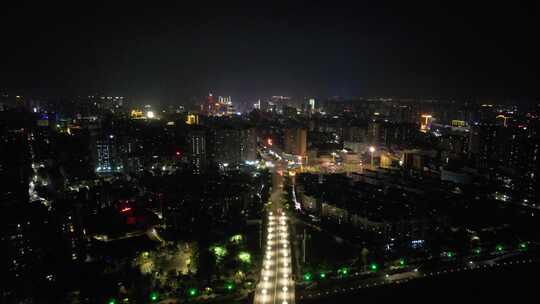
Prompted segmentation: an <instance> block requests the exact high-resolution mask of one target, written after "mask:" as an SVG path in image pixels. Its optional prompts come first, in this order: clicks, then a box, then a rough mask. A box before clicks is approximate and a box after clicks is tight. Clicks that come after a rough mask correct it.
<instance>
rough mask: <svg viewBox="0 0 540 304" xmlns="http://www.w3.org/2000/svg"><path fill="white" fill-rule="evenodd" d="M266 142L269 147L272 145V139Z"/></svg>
mask: <svg viewBox="0 0 540 304" xmlns="http://www.w3.org/2000/svg"><path fill="white" fill-rule="evenodd" d="M266 142H267V143H268V145H269V146H271V145H272V139H271V138H269V139H267V140H266Z"/></svg>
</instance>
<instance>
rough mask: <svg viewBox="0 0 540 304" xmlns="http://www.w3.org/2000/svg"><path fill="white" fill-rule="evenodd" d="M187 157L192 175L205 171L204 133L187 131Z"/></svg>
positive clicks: (200, 130) (199, 130) (196, 130)
mask: <svg viewBox="0 0 540 304" xmlns="http://www.w3.org/2000/svg"><path fill="white" fill-rule="evenodd" d="M187 142H188V157H189V162H190V164H191V169H192V172H193V173H194V174H201V173H203V172H204V170H205V169H206V132H205V130H202V129H194V130H190V131H188V136H187Z"/></svg>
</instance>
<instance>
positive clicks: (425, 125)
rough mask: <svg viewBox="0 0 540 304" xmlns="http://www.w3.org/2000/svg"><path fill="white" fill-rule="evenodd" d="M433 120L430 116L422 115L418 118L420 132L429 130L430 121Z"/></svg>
mask: <svg viewBox="0 0 540 304" xmlns="http://www.w3.org/2000/svg"><path fill="white" fill-rule="evenodd" d="M432 120H433V116H431V115H430V114H422V115H421V116H420V131H422V132H424V133H425V132H427V131H429V130H430V129H431V121H432Z"/></svg>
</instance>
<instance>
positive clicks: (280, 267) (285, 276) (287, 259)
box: [254, 170, 295, 304]
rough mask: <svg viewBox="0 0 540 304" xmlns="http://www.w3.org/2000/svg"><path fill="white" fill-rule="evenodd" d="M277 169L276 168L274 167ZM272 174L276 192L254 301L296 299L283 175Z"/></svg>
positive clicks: (275, 302)
mask: <svg viewBox="0 0 540 304" xmlns="http://www.w3.org/2000/svg"><path fill="white" fill-rule="evenodd" d="M275 171H277V170H275ZM275 171H274V174H273V193H272V196H271V203H270V204H269V207H268V211H267V214H266V217H267V225H266V243H265V245H264V246H265V254H264V259H263V267H262V270H261V279H260V281H259V284H258V285H257V289H256V292H255V300H254V303H272V304H289V303H294V297H295V295H294V280H293V276H292V263H291V243H290V240H289V221H290V219H289V218H288V217H287V215H286V213H285V212H284V211H283V209H282V205H281V200H280V196H281V194H282V185H283V184H282V178H281V176H280V175H278V174H276V172H275Z"/></svg>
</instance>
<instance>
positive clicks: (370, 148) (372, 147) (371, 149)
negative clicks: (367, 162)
mask: <svg viewBox="0 0 540 304" xmlns="http://www.w3.org/2000/svg"><path fill="white" fill-rule="evenodd" d="M369 152H370V153H371V169H373V153H375V147H374V146H370V147H369Z"/></svg>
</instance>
